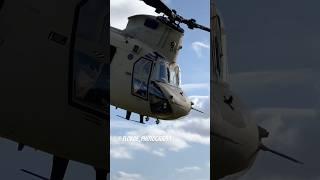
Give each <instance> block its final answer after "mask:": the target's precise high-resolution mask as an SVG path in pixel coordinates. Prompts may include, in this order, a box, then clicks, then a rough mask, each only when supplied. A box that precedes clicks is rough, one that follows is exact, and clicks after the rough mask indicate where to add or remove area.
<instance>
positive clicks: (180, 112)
mask: <svg viewBox="0 0 320 180" xmlns="http://www.w3.org/2000/svg"><path fill="white" fill-rule="evenodd" d="M182 36H183V30H182V29H178V27H172V26H170V25H168V24H166V23H165V22H164V19H162V21H161V18H157V17H154V16H148V15H137V16H133V17H130V18H129V23H128V25H127V28H126V29H125V30H119V29H116V28H112V27H111V29H110V44H111V53H110V55H111V57H110V60H111V65H110V103H111V105H113V106H116V107H119V108H122V109H125V110H127V111H129V112H135V113H138V114H140V115H143V116H147V117H154V118H157V119H163V120H173V119H177V118H180V117H182V116H185V115H187V114H188V113H189V112H190V110H191V102H190V100H189V99H188V97H187V96H186V95H185V94H184V92H183V91H182V89H181V88H180V68H179V66H178V64H177V62H176V58H177V54H178V51H179V49H181V45H180V44H181V38H182Z"/></svg>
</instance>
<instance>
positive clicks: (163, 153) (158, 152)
mask: <svg viewBox="0 0 320 180" xmlns="http://www.w3.org/2000/svg"><path fill="white" fill-rule="evenodd" d="M152 153H153V154H155V155H157V156H160V157H165V156H166V154H165V151H164V149H162V148H160V149H158V150H153V151H152Z"/></svg>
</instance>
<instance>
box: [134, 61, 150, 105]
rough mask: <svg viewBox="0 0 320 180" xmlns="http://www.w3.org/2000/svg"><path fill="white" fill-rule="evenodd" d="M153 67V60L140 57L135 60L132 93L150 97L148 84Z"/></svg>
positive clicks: (146, 97) (144, 97)
mask: <svg viewBox="0 0 320 180" xmlns="http://www.w3.org/2000/svg"><path fill="white" fill-rule="evenodd" d="M151 68H152V61H151V60H147V59H144V58H142V59H139V60H138V61H136V62H135V64H134V67H133V76H132V94H133V95H135V96H138V97H141V98H143V99H148V84H149V78H150V73H151Z"/></svg>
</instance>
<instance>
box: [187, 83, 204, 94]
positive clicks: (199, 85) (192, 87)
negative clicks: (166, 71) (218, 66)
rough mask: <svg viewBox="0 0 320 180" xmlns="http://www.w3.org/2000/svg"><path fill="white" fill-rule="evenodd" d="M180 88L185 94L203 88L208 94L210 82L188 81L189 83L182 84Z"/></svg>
mask: <svg viewBox="0 0 320 180" xmlns="http://www.w3.org/2000/svg"><path fill="white" fill-rule="evenodd" d="M181 88H182V89H183V91H185V92H186V94H191V93H192V92H198V91H199V90H205V91H207V92H208V93H207V94H209V91H210V84H209V83H189V84H182V85H181Z"/></svg>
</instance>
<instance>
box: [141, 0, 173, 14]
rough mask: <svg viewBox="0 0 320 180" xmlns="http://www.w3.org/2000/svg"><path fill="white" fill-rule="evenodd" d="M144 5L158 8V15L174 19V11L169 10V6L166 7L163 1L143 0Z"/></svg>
mask: <svg viewBox="0 0 320 180" xmlns="http://www.w3.org/2000/svg"><path fill="white" fill-rule="evenodd" d="M142 1H143V2H144V3H146V4H147V5H149V6H151V7H154V8H156V13H160V12H162V13H163V14H165V15H167V16H169V17H173V13H172V10H171V9H170V8H168V6H167V5H165V4H164V3H163V2H162V1H160V0H142Z"/></svg>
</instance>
